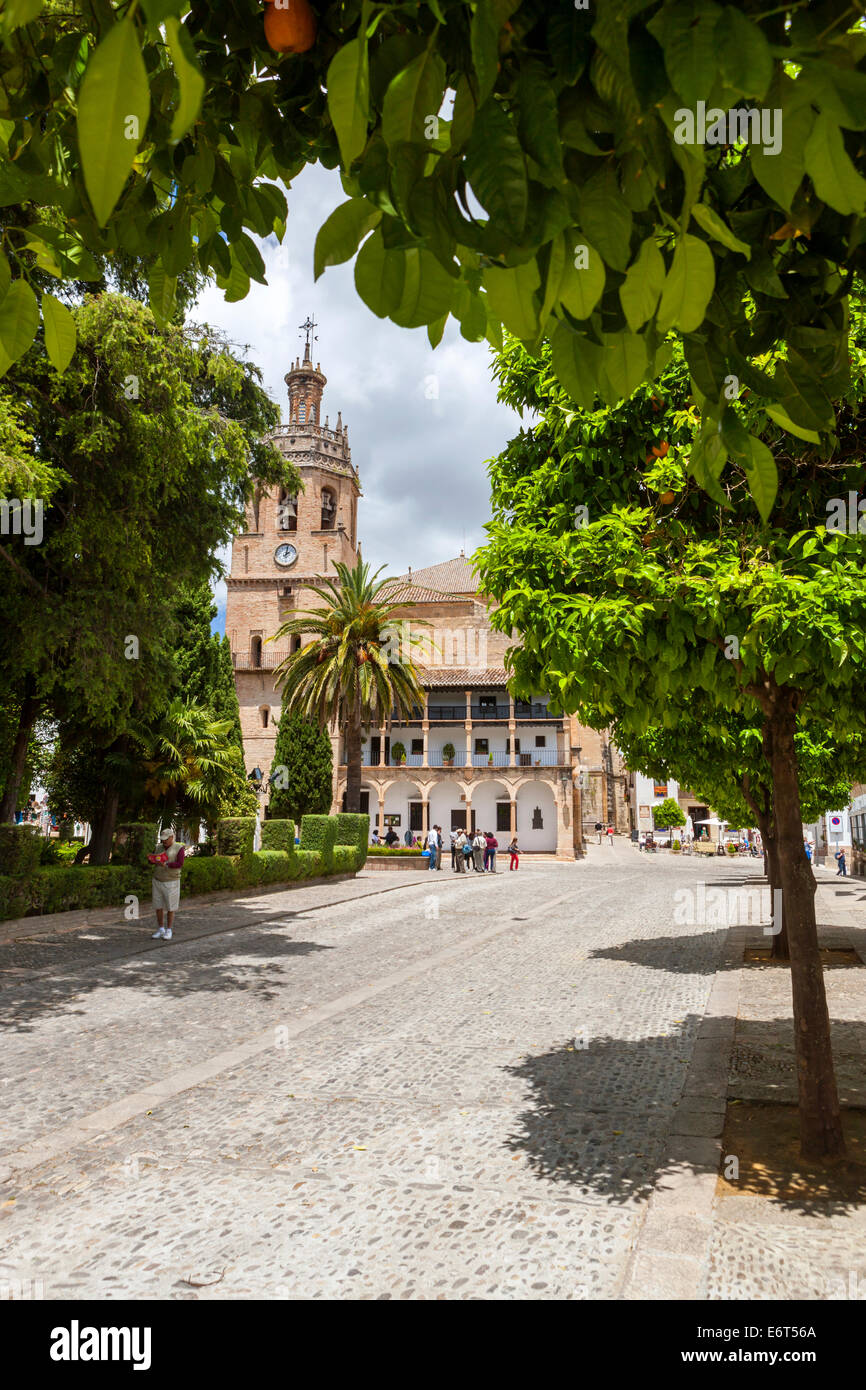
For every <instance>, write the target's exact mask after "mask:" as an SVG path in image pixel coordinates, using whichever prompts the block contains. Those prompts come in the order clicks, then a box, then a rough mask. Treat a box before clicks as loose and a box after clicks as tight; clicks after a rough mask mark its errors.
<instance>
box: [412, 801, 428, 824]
mask: <svg viewBox="0 0 866 1390" xmlns="http://www.w3.org/2000/svg"><path fill="white" fill-rule="evenodd" d="M409 829H410V830H415V831H418V830H423V829H424V805H423V803H422V802H420V801H410V802H409Z"/></svg>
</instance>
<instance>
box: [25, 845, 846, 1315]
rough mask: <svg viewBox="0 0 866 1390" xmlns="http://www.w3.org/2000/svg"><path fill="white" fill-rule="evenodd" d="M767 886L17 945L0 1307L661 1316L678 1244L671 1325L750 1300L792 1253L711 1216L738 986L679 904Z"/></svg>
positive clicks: (218, 908) (287, 918)
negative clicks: (13, 1302) (60, 1302)
mask: <svg viewBox="0 0 866 1390" xmlns="http://www.w3.org/2000/svg"><path fill="white" fill-rule="evenodd" d="M759 867H760V866H759V865H757V864H756V865H752V866H749V867H747V868H746V870H743V868H742V866H739V865H728V864H726V863H724V862H722V863H720V864H719V865H718V866H717V867H713V868H712V870H710V868H709V866H705V865H703V864H702V863H701V862H699V861H697V860H694V859H682V860H679V861H677V860H674V859H671V858H670V857H668V856H658V858H646V857H644V856H640V855H638V853H637V851H636V850H634V849H633V848H632V847H631V846H630V845H628V844H625V843H621V844H617V845H616V846H614V847H610V846H607V845H604V846H601V847H594V848H593V850H592V851H591V853H590V857H589V858H588V859H587V860H586V861H585V862H583V863H579V864H567V863H556V862H535V863H533V861H531V860H524V861H523V862H522V863H521V867H520V870H519V872H518V873H516V874H513V873H512V874H509V873H507V872H500V873H499V874H497V875H496V876H495V877H487V878H476V877H474V876H472V877H469V878H464V877H463V876H452V875H451V874H450V872H448V871H447V870H445V871H443V872H442V873H441V874H437V875H431V874H423V875H422V874H419V875H415V874H405V875H404V874H400V875H397V874H394V875H393V877H392V876H391V875H387V874H385V873H382V872H377V873H373V872H372V871H371V872H369V873H366V874H364V875H362V876H360V877H359V878H358V879H357V880H355V881H354V882H347V883H336V884H335V883H331V884H318V885H312V886H309V887H305V888H302V889H293V890H291V891H281V892H279V891H278V892H268V893H263V894H260V895H259V896H257V897H255V898H244V899H237V898H232V897H231V895H220V896H219V897H218V898H215V899H214V900H213V901H211V902H209V903H205V904H197V905H196V906H195V907H194V908H193V907H189V908H188V909H187V910H185V911H182V913H181V914H180V916H179V918H178V930H177V931H176V933H175V940H174V942H173V943H172V944H171V945H163V944H162V943H159V942H152V941H151V939H150V932H151V931H152V929H153V923H152V921H150V920H148V921H147V922H142V923H141V924H130V923H125V922H123V921H122V920H121V921H118V920H117V918H116V915H115V917H114V918H113V919H112V917H111V914H94V917H92V918H90V919H88V920H87V921H82V922H72V923H59V924H56V925H54V926H53V928H51V929H49V927H48V924H44V927H43V929H42V930H41V931H40V932H38V933H37V934H35V935H24V934H16V930H12V931H9V932H7V933H6V940H5V941H3V942H0V1001H2V1008H0V1015H2V1023H0V1028H2V1032H3V1052H2V1056H3V1061H2V1077H0V1083H2V1099H3V1107H2V1111H3V1128H2V1133H0V1181H2V1186H0V1215H2V1217H3V1240H2V1242H0V1249H2V1255H0V1260H2V1264H0V1285H2V1284H3V1282H10V1281H14V1280H20V1281H24V1282H25V1283H26V1281H28V1280H34V1281H39V1283H40V1284H41V1286H42V1288H43V1289H44V1295H45V1297H47V1298H60V1297H67V1296H75V1295H78V1296H81V1297H100V1298H119V1297H144V1298H154V1297H156V1298H216V1299H226V1298H228V1299H232V1298H244V1297H261V1298H268V1299H285V1298H300V1297H314V1298H333V1297H338V1298H357V1297H361V1298H441V1297H446V1298H451V1297H453V1298H472V1297H480V1298H567V1299H582V1298H616V1297H624V1298H633V1297H647V1296H649V1297H665V1296H668V1294H669V1293H670V1292H671V1291H672V1290H673V1291H675V1292H676V1291H679V1290H678V1289H677V1273H678V1271H679V1274H680V1276H681V1274H682V1264H681V1262H680V1263H678V1261H677V1254H676V1242H677V1241H684V1242H685V1243H686V1244H688V1243H689V1240H690V1239H691V1240H692V1243H693V1232H692V1235H691V1237H690V1235H689V1232H690V1229H691V1227H690V1223H692V1224H693V1223H694V1222H695V1221H698V1222H700V1223H703V1224H702V1225H701V1237H702V1238H703V1237H704V1236H705V1237H706V1239H705V1241H704V1247H705V1253H704V1254H703V1255H702V1256H701V1258H700V1268H699V1277H698V1278H697V1279H695V1278H694V1277H693V1272H692V1270H691V1268H689V1270H688V1280H689V1288H688V1291H687V1293H686V1296H688V1297H692V1298H704V1297H738V1296H741V1297H746V1296H752V1294H753V1293H754V1287H753V1285H754V1286H757V1287H758V1288H761V1289H763V1288H764V1285H763V1284H762V1283H761V1279H762V1272H763V1271H766V1273H767V1279H768V1280H770V1281H771V1278H774V1277H777V1276H778V1268H779V1262H780V1259H781V1256H780V1255H779V1253H778V1240H779V1239H781V1238H782V1236H784V1238H785V1240H788V1239H789V1237H791V1236H792V1234H793V1235H796V1230H795V1229H794V1227H793V1226H789V1225H779V1222H778V1220H776V1217H775V1216H774V1217H773V1218H772V1220H771V1224H772V1221H773V1220H775V1222H776V1224H775V1226H774V1230H775V1231H776V1234H777V1237H778V1239H777V1241H776V1244H775V1245H773V1244H772V1242H770V1243H768V1244H767V1245H766V1250H767V1251H768V1252H770V1253H767V1254H766V1255H765V1251H764V1247H763V1246H762V1245H761V1241H762V1240H763V1235H764V1229H765V1227H766V1225H767V1219H766V1218H765V1216H764V1215H763V1214H762V1213H763V1208H762V1209H761V1211H758V1212H752V1211H749V1213H748V1220H744V1219H743V1218H742V1217H741V1216H736V1217H732V1218H731V1219H728V1220H726V1221H725V1222H724V1223H722V1226H723V1228H722V1226H720V1225H719V1223H717V1222H716V1223H714V1219H712V1218H711V1215H710V1213H709V1207H708V1205H707V1203H708V1201H709V1204H710V1206H711V1205H712V1201H713V1199H712V1193H713V1190H714V1185H715V1176H716V1173H717V1171H718V1153H719V1148H718V1140H717V1138H714V1137H713V1136H714V1135H717V1134H718V1132H719V1122H720V1116H721V1112H722V1111H723V1109H724V1099H723V1097H724V1090H725V1079H726V1077H725V1076H724V1075H723V1076H721V1079H720V1080H719V1081H718V1084H716V1081H712V1083H711V1082H710V1080H709V1079H708V1078H710V1074H711V1072H712V1076H713V1077H716V1076H717V1067H718V1063H719V1061H721V1064H722V1068H723V1069H726V1068H727V1064H728V1063H727V1050H725V1048H724V1047H722V1046H721V1043H715V1044H713V1043H710V1044H709V1045H708V1043H707V1030H708V1029H709V1030H710V1035H711V1036H714V1034H713V1029H714V1028H716V1027H718V1028H719V1030H720V1032H719V1037H720V1038H721V1037H722V1036H723V1034H724V1030H725V1028H727V1027H728V1026H729V1029H730V1033H731V1038H732V1039H733V1027H734V1015H735V1014H736V1002H735V996H734V1003H733V1005H730V1004H729V986H730V982H731V979H733V980H734V982H736V978H737V977H736V974H731V973H730V972H729V973H728V975H727V976H725V973H724V971H723V972H722V974H721V975H720V974H718V973H717V972H718V971H719V968H720V967H722V966H726V962H728V963H729V960H730V958H729V956H726V954H725V953H726V949H727V948H726V940H727V932H726V930H725V929H724V928H722V927H719V926H714V925H689V926H683V925H679V924H678V923H677V921H675V912H674V907H675V903H676V901H682V899H679V900H676V899H675V897H674V895H675V893H677V892H678V891H680V892H683V891H686V892H693V891H694V889H695V886H696V884H697V882H698V880H701V879H706V878H707V877H708V875H709V874H710V873H712V875H713V878H714V879H716V880H721V881H724V882H728V881H729V880H730V881H731V882H735V881H737V879H738V876H740V875H742V874H743V873H744V872H745V873H747V874H756V873H757V871H758V868H759ZM97 919H98V920H97ZM19 925H20V924H19ZM40 925H41V924H40ZM66 927H68V930H66V929H65V928H66ZM840 973H841V972H840ZM719 981H721V982H722V985H721V989H722V992H721V993H719V989H720V985H719ZM726 990H727V991H728V992H727V993H726V992H725V991H726ZM861 996H862V989H861ZM846 998H847V996H846ZM713 1000H715V1012H716V1014H717V1015H718V1014H719V1013H720V1011H721V1010H722V1009H727V1010H728V1012H729V1014H730V1017H726V1018H724V1019H719V1018H717V1019H715V1020H714V1019H712V1018H710V1019H709V1020H706V1019H705V1018H704V1015H705V1011H706V1010H707V1009H708V1004H709V1003H711V1002H712V1001H713ZM778 1002H779V1007H780V1008H782V1007H783V1006H782V1003H781V1001H778ZM849 1002H851V1007H852V1009H853V1008H854V1002H853V996H852V999H851V1001H849ZM860 1007H861V1010H862V1004H861V1005H860ZM711 1011H712V1010H711ZM855 1011H856V1010H855ZM785 1016H786V1015H785V1014H784V1012H783V1013H782V1017H785ZM707 1054H710V1055H709V1056H707ZM713 1067H716V1071H713V1070H712V1069H713ZM707 1068H709V1069H710V1070H709V1071H708V1070H707ZM702 1069H703V1070H702ZM672 1135H673V1136H674V1139H673V1140H672V1137H671V1136H672ZM695 1183H697V1184H698V1186H699V1189H700V1192H699V1202H698V1205H699V1206H700V1203H701V1202H702V1203H703V1206H702V1207H701V1211H700V1213H699V1214H698V1215H697V1216H696V1210H697V1208H696V1206H695V1200H694V1194H695ZM660 1185H661V1186H662V1187H665V1188H667V1189H669V1195H668V1196H667V1197H666V1198H665V1200H666V1201H667V1202H668V1203H673V1204H674V1208H675V1210H674V1214H673V1216H671V1214H670V1212H669V1213H668V1215H664V1214H663V1213H662V1214H661V1215H660V1214H659V1212H658V1211H656V1209H655V1207H654V1204H655V1203H657V1202H658V1200H659V1187H660ZM708 1194H709V1197H708ZM765 1206H766V1204H765ZM677 1212H678V1213H679V1217H680V1224H679V1225H678V1223H677V1219H676V1213H677ZM828 1219H833V1220H836V1219H838V1220H840V1221H841V1220H842V1218H841V1217H839V1218H835V1217H834V1218H828ZM750 1222H751V1226H752V1228H754V1229H750V1228H749V1223H750ZM683 1223H685V1224H683ZM657 1226H661V1227H662V1228H663V1230H662V1234H661V1235H658V1234H657V1235H653V1231H654V1229H655V1227H657ZM704 1226H706V1231H704V1230H703V1227H704ZM850 1229H853V1223H852V1225H851V1227H849V1228H846V1230H850ZM860 1231H861V1235H862V1228H860ZM756 1233H757V1234H756ZM819 1234H820V1235H822V1236H823V1237H824V1238H825V1244H826V1243H827V1242H826V1235H827V1230H826V1229H825V1228H823V1227H822V1231H821V1232H820V1233H819ZM757 1237H760V1240H758V1243H757V1244H756V1239H757ZM699 1243H700V1242H699ZM704 1247H702V1248H704ZM819 1256H820V1251H819ZM831 1258H832V1259H835V1258H836V1256H835V1253H833V1254H831V1255H829V1256H826V1258H825V1263H826V1259H831ZM744 1279H745V1282H746V1284H748V1290H746V1288H745V1286H744ZM767 1287H768V1288H770V1291H769V1292H767V1293H766V1296H768V1297H779V1296H785V1295H784V1294H780V1293H779V1291H778V1289H777V1290H775V1291H772V1289H771V1287H770V1284H768V1285H767ZM740 1290H742V1292H740ZM864 1291H866V1290H864ZM805 1296H807V1297H809V1296H811V1297H818V1296H823V1295H822V1294H820V1293H814V1292H813V1293H811V1294H806V1295H805Z"/></svg>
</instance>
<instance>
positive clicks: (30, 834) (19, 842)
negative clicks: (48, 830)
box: [0, 825, 42, 878]
mask: <svg viewBox="0 0 866 1390" xmlns="http://www.w3.org/2000/svg"><path fill="white" fill-rule="evenodd" d="M41 853H42V837H41V835H40V834H39V830H38V828H37V827H36V826H35V825H34V826H30V825H0V874H9V876H10V877H12V878H25V877H26V876H27V875H28V874H32V873H35V872H36V870H37V869H38V868H39V856H40V854H41Z"/></svg>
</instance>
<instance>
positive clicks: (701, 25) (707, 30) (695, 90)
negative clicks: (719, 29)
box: [647, 0, 722, 107]
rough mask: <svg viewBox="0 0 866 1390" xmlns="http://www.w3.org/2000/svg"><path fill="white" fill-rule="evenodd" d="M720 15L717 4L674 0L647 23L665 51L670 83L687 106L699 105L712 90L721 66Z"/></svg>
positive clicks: (695, 0) (692, 0) (691, 0)
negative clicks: (717, 29)
mask: <svg viewBox="0 0 866 1390" xmlns="http://www.w3.org/2000/svg"><path fill="white" fill-rule="evenodd" d="M721 14H722V10H721V9H720V7H719V6H718V5H714V4H708V3H704V0H674V3H673V4H670V3H669V4H666V5H665V6H664V7H663V8H662V9H661V10H660V11H659V12H658V14H657V15H655V16H654V18H653V19H651V20H650V22H649V24H648V25H647V28H648V29H649V31H650V33H651V34H652V35H653V36H654V37H655V38H656V39H657V40H658V42H659V43H660V44H661V47H662V49H663V51H664V55H665V69H666V71H667V74H668V77H669V78H670V82H671V86H672V87H673V88H674V91H676V92H679V94H680V96H681V97H682V98H683V101H684V102H685V103H686V105H687V106H692V107H693V106H696V105H697V103H698V102H699V101H701V100H706V97H707V96H708V94H709V93H710V92H711V91H712V88H713V84H714V82H715V80H716V73H717V72H718V68H719V57H720V54H719V47H718V43H717V40H716V26H717V24H718V20H719V17H720V15H721Z"/></svg>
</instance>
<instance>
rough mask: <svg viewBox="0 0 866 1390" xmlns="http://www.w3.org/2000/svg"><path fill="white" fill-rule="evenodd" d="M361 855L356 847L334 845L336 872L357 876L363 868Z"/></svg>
mask: <svg viewBox="0 0 866 1390" xmlns="http://www.w3.org/2000/svg"><path fill="white" fill-rule="evenodd" d="M359 859H360V855H359V853H358V850H357V849H356V848H355V846H354V845H334V872H335V873H338V874H356V873H357V872H358V869H359V868H360V867H361V866H360V864H359V863H358V860H359Z"/></svg>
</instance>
